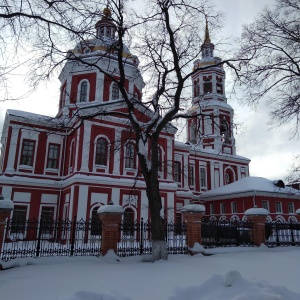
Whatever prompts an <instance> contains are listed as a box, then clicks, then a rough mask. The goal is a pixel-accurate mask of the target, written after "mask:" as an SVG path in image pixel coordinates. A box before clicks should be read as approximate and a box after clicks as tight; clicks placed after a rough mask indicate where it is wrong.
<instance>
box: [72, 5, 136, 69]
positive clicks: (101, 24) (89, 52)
mask: <svg viewBox="0 0 300 300" xmlns="http://www.w3.org/2000/svg"><path fill="white" fill-rule="evenodd" d="M95 29H96V37H95V38H93V39H87V40H82V41H80V42H79V43H77V45H76V46H75V48H74V49H73V50H69V51H68V54H67V57H70V58H72V56H73V55H75V56H84V57H87V56H95V55H97V54H98V55H99V54H102V55H103V54H105V56H107V57H110V58H113V57H114V56H115V57H116V56H117V55H118V47H119V45H118V40H117V39H116V37H115V35H116V30H117V28H116V25H115V23H114V21H113V19H112V17H111V11H110V9H109V8H108V7H105V8H104V9H103V12H102V18H101V20H99V21H98V22H97V23H96V24H95ZM122 48H123V51H122V56H123V57H124V58H126V60H127V62H130V61H131V62H132V63H133V64H135V65H138V64H139V60H138V58H137V57H136V56H135V55H132V54H131V53H130V50H129V48H128V47H127V46H126V45H125V44H123V45H122Z"/></svg>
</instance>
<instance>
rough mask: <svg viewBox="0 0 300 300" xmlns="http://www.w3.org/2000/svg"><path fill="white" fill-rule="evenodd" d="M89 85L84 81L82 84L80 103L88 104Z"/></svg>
mask: <svg viewBox="0 0 300 300" xmlns="http://www.w3.org/2000/svg"><path fill="white" fill-rule="evenodd" d="M87 91H88V83H87V81H83V82H82V83H81V84H80V92H79V102H87Z"/></svg>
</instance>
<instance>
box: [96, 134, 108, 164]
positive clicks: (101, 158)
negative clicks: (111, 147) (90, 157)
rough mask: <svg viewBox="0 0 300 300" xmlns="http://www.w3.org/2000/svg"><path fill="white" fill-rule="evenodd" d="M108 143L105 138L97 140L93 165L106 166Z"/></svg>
mask: <svg viewBox="0 0 300 300" xmlns="http://www.w3.org/2000/svg"><path fill="white" fill-rule="evenodd" d="M107 160H108V142H107V140H106V139H105V138H99V139H98V140H97V143H96V154H95V164H96V165H102V166H107Z"/></svg>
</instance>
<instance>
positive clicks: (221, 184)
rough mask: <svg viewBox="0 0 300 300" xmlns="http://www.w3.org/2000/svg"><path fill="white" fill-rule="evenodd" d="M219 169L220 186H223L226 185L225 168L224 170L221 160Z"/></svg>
mask: <svg viewBox="0 0 300 300" xmlns="http://www.w3.org/2000/svg"><path fill="white" fill-rule="evenodd" d="M219 171H220V186H223V185H224V170H223V163H222V162H220V168H219Z"/></svg>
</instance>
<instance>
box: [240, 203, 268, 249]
mask: <svg viewBox="0 0 300 300" xmlns="http://www.w3.org/2000/svg"><path fill="white" fill-rule="evenodd" d="M268 214H269V211H268V210H266V209H264V208H258V207H257V206H254V207H253V208H250V209H247V210H246V211H245V216H246V217H247V218H248V220H250V221H251V222H253V228H252V232H251V233H252V241H253V243H254V245H255V246H257V247H259V246H260V245H261V244H265V243H266V232H265V223H266V218H267V216H268Z"/></svg>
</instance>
